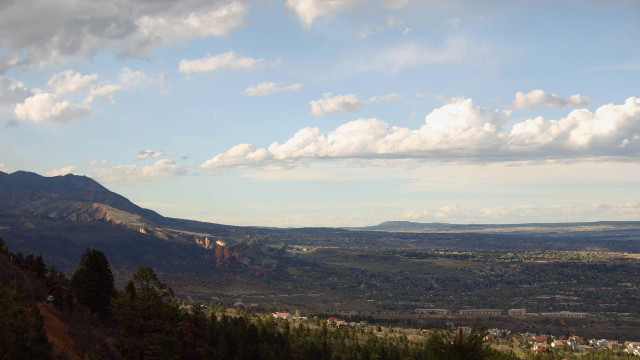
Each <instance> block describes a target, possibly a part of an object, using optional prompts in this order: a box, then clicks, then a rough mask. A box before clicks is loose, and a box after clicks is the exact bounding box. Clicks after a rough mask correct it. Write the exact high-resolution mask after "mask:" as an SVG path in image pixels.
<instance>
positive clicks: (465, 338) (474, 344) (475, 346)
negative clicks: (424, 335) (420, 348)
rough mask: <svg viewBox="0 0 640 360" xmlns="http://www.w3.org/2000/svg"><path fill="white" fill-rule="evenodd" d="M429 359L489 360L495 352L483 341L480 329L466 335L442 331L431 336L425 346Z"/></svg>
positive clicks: (459, 332)
mask: <svg viewBox="0 0 640 360" xmlns="http://www.w3.org/2000/svg"><path fill="white" fill-rule="evenodd" d="M425 346H426V351H427V355H428V356H427V357H428V358H429V359H441V360H483V359H489V358H490V356H491V355H492V354H493V351H491V349H490V348H489V346H488V345H486V344H484V342H483V341H482V335H481V333H480V331H479V330H478V329H474V330H473V331H472V332H471V334H465V333H464V332H463V331H462V328H459V329H458V331H455V332H454V331H447V330H440V331H436V332H434V333H432V334H431V336H429V338H428V339H427V342H426V344H425Z"/></svg>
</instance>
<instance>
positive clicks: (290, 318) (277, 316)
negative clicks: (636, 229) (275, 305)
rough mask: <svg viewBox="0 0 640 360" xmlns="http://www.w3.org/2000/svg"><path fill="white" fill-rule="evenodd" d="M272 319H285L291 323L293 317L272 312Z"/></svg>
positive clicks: (283, 313) (286, 313) (285, 313)
mask: <svg viewBox="0 0 640 360" xmlns="http://www.w3.org/2000/svg"><path fill="white" fill-rule="evenodd" d="M273 317H274V318H276V319H285V320H287V321H293V316H292V315H291V314H289V313H288V312H274V313H273Z"/></svg>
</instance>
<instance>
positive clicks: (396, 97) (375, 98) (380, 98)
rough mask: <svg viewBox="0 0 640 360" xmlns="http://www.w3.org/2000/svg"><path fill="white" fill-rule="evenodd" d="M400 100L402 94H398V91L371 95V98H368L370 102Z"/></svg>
mask: <svg viewBox="0 0 640 360" xmlns="http://www.w3.org/2000/svg"><path fill="white" fill-rule="evenodd" d="M400 100H402V94H398V93H391V94H385V95H378V96H372V97H371V98H369V102H370V103H372V102H374V101H390V102H396V101H400Z"/></svg>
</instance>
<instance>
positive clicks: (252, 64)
mask: <svg viewBox="0 0 640 360" xmlns="http://www.w3.org/2000/svg"><path fill="white" fill-rule="evenodd" d="M263 62H264V59H254V58H251V57H238V56H236V53H235V51H228V52H226V53H223V54H218V55H214V56H211V55H208V56H205V57H203V58H200V59H193V60H187V59H182V60H181V61H180V64H179V65H178V71H180V72H183V73H186V74H190V73H192V72H194V73H203V72H209V71H214V70H216V69H220V68H232V69H244V70H253V69H255V68H256V67H257V66H259V65H260V64H262V63H263Z"/></svg>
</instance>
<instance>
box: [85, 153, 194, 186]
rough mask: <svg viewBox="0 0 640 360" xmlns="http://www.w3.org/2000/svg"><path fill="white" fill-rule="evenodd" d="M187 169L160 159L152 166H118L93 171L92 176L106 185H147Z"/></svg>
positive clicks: (177, 174)
mask: <svg viewBox="0 0 640 360" xmlns="http://www.w3.org/2000/svg"><path fill="white" fill-rule="evenodd" d="M186 173H187V169H186V168H184V167H180V166H178V165H176V163H175V162H174V161H173V160H171V159H160V160H158V161H156V162H155V163H153V164H152V165H145V166H138V165H132V164H129V165H119V166H114V167H110V168H99V169H94V170H93V176H94V177H95V178H96V179H98V180H99V181H101V182H104V183H108V184H123V183H125V184H149V183H156V182H160V181H164V180H168V179H171V178H174V177H176V176H180V175H184V174H186Z"/></svg>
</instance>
